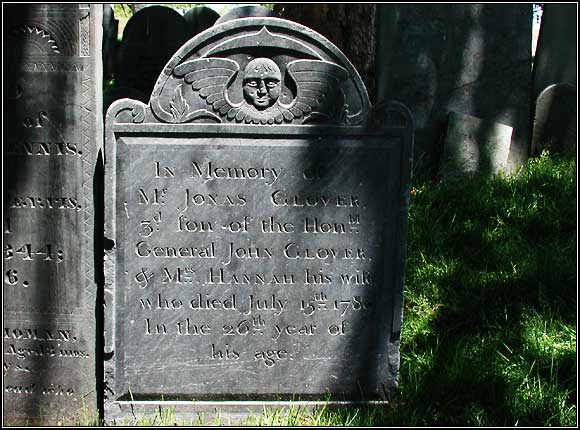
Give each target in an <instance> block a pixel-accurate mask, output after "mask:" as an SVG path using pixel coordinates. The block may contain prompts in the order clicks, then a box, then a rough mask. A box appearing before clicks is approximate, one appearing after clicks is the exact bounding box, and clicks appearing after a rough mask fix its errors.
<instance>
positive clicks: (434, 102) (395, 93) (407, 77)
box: [376, 3, 532, 176]
mask: <svg viewBox="0 0 580 430" xmlns="http://www.w3.org/2000/svg"><path fill="white" fill-rule="evenodd" d="M377 14H378V15H377V23H378V27H377V54H376V58H377V61H376V82H377V100H379V101H381V100H384V99H385V98H393V99H396V100H399V101H401V102H402V103H404V104H405V105H407V106H408V107H409V109H410V110H411V112H413V116H414V118H415V121H416V124H415V126H416V139H415V141H416V145H415V154H414V160H415V163H416V167H415V172H416V173H417V175H419V176H429V175H431V174H433V173H434V172H435V171H436V169H437V166H438V165H439V161H440V157H441V153H442V149H443V148H442V139H441V137H442V136H443V135H444V133H445V129H446V127H447V116H448V114H449V112H451V111H457V112H462V113H465V114H468V115H472V116H475V117H478V118H486V119H487V120H489V121H492V122H496V123H500V124H506V125H509V126H510V127H513V129H514V132H513V136H512V143H511V146H510V154H509V158H508V168H509V169H510V171H513V170H514V169H515V168H517V167H518V166H520V165H521V164H523V163H524V162H525V160H526V158H527V156H528V153H529V146H530V140H531V139H530V135H529V134H530V128H531V127H530V111H531V97H530V94H531V91H530V88H531V82H532V81H531V67H532V66H531V45H532V41H531V35H532V4H531V3H528V4H523V3H518V4H386V3H385V4H379V5H378V6H377Z"/></svg>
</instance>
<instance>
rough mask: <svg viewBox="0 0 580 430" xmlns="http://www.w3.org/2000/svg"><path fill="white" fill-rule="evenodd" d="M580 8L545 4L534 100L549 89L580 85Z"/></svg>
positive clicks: (536, 57)
mask: <svg viewBox="0 0 580 430" xmlns="http://www.w3.org/2000/svg"><path fill="white" fill-rule="evenodd" d="M577 76H578V5H577V4H575V3H560V4H558V3H554V4H552V3H546V4H544V11H543V13H542V24H541V26H540V34H539V37H538V48H537V50H536V56H535V58H534V83H533V98H534V100H535V99H537V97H539V95H540V93H541V92H542V91H543V90H544V89H546V88H547V87H548V86H550V85H553V84H558V83H565V84H569V85H572V86H574V87H577V86H578V77H577Z"/></svg>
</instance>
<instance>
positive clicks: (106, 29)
mask: <svg viewBox="0 0 580 430" xmlns="http://www.w3.org/2000/svg"><path fill="white" fill-rule="evenodd" d="M118 32H119V20H117V19H115V13H114V12H113V8H112V7H111V5H108V4H106V5H103V76H104V78H105V79H111V78H112V77H113V75H114V74H115V62H116V61H117V45H118V41H117V36H118Z"/></svg>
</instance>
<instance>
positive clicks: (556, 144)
mask: <svg viewBox="0 0 580 430" xmlns="http://www.w3.org/2000/svg"><path fill="white" fill-rule="evenodd" d="M535 112H536V113H535V115H536V116H535V120H534V135H533V141H532V148H533V154H539V153H541V152H542V150H544V149H547V150H548V151H550V153H558V154H566V155H572V156H574V155H575V154H576V148H577V138H578V131H577V129H578V102H577V91H576V88H575V87H573V86H572V85H568V84H555V85H550V86H549V87H548V88H546V89H545V90H544V91H542V92H541V93H540V95H539V97H538V100H537V101H536V111H535Z"/></svg>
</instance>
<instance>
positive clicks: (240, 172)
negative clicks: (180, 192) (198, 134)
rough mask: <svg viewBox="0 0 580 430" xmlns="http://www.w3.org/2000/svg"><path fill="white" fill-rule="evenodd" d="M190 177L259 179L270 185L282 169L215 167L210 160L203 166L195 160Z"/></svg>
mask: <svg viewBox="0 0 580 430" xmlns="http://www.w3.org/2000/svg"><path fill="white" fill-rule="evenodd" d="M191 165H192V172H191V177H192V178H196V177H199V178H202V179H204V180H205V181H210V180H213V179H229V180H260V181H263V182H264V184H265V185H266V186H268V187H271V186H272V185H273V184H274V183H275V182H276V181H277V180H278V177H279V176H280V173H281V172H282V169H277V168H275V167H222V166H219V167H216V166H215V165H214V163H213V162H212V161H210V162H208V163H207V165H205V166H200V165H199V163H197V161H192V163H191Z"/></svg>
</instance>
